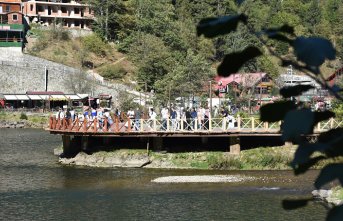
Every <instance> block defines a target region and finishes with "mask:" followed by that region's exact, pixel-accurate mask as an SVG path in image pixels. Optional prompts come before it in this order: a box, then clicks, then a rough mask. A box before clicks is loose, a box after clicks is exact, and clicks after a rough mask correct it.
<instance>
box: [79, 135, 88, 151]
mask: <svg viewBox="0 0 343 221" xmlns="http://www.w3.org/2000/svg"><path fill="white" fill-rule="evenodd" d="M88 148H89V137H88V136H82V138H81V150H83V151H85V150H87V149H88Z"/></svg>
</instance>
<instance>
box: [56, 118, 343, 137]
mask: <svg viewBox="0 0 343 221" xmlns="http://www.w3.org/2000/svg"><path fill="white" fill-rule="evenodd" d="M280 126H281V122H274V123H268V122H262V121H260V119H258V118H254V117H250V118H241V117H239V116H238V118H237V119H234V120H231V121H230V120H228V119H227V118H206V119H203V120H199V119H184V120H176V119H154V120H151V119H139V120H134V119H130V118H126V119H120V118H119V117H114V119H113V120H112V119H110V120H108V119H107V118H104V119H100V120H99V119H97V118H94V119H93V120H87V119H83V120H79V119H78V118H76V119H75V120H74V121H72V120H71V119H66V118H63V119H59V118H58V119H56V118H55V117H53V116H51V117H50V122H49V130H51V131H61V132H64V131H65V132H93V133H99V132H102V133H103V132H105V133H151V132H161V133H194V132H200V133H208V132H213V133H216V132H241V133H242V132H243V133H279V131H280ZM341 126H343V121H338V120H336V119H334V118H332V119H329V120H327V121H322V122H320V123H318V124H317V125H316V126H315V129H314V132H322V131H327V130H330V129H334V128H338V127H341Z"/></svg>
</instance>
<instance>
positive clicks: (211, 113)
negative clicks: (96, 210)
mask: <svg viewBox="0 0 343 221" xmlns="http://www.w3.org/2000/svg"><path fill="white" fill-rule="evenodd" d="M209 83H210V96H209V97H210V114H211V116H212V81H209Z"/></svg>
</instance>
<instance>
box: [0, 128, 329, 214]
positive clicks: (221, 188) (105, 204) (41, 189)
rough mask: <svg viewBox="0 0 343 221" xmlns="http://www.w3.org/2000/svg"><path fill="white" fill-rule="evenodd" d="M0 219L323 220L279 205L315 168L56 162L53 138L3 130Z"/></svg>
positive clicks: (306, 186)
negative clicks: (198, 178)
mask: <svg viewBox="0 0 343 221" xmlns="http://www.w3.org/2000/svg"><path fill="white" fill-rule="evenodd" d="M0 134H1V137H2V138H3V142H1V143H0V153H1V154H0V208H1V209H0V217H1V219H2V220H324V218H325V210H324V208H323V207H322V206H320V205H319V204H311V205H310V206H308V207H306V208H304V209H301V210H297V211H291V212H289V211H284V210H283V209H282V208H281V200H282V199H284V198H286V197H288V196H293V197H297V196H306V195H308V194H309V193H310V190H311V189H312V182H313V179H314V177H315V176H316V174H317V172H316V171H310V172H309V173H308V174H306V175H305V176H301V177H294V176H293V175H292V172H291V171H259V172H256V171H244V172H242V171H192V170H158V169H99V168H98V169H90V168H82V167H68V166H61V165H59V164H57V163H56V162H57V158H56V157H55V156H53V154H52V150H53V149H54V148H55V147H57V146H58V145H60V143H61V139H60V137H58V136H52V135H48V134H47V133H46V132H44V131H40V130H11V129H9V130H0ZM190 175H245V176H248V177H255V178H256V179H255V180H249V181H245V182H238V183H153V182H151V180H153V179H156V178H158V177H163V176H190Z"/></svg>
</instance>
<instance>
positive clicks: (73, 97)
mask: <svg viewBox="0 0 343 221" xmlns="http://www.w3.org/2000/svg"><path fill="white" fill-rule="evenodd" d="M65 96H66V97H67V98H68V99H70V100H81V98H80V97H79V96H77V95H75V94H66V95H65Z"/></svg>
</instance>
